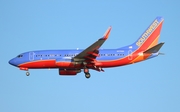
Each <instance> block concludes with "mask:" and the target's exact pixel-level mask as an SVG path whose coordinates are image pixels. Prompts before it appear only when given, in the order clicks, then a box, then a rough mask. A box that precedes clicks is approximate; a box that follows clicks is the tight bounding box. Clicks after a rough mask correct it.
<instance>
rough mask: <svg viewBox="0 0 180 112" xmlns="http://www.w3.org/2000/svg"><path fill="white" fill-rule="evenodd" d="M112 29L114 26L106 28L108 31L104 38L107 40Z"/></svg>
mask: <svg viewBox="0 0 180 112" xmlns="http://www.w3.org/2000/svg"><path fill="white" fill-rule="evenodd" d="M111 29H112V27H111V26H109V28H108V29H107V30H106V32H105V33H104V35H103V38H102V39H104V40H106V39H107V38H108V37H109V34H110V32H111Z"/></svg>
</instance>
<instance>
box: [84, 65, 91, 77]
mask: <svg viewBox="0 0 180 112" xmlns="http://www.w3.org/2000/svg"><path fill="white" fill-rule="evenodd" d="M84 74H85V77H86V78H87V79H89V78H90V77H91V74H90V73H89V69H88V68H84Z"/></svg>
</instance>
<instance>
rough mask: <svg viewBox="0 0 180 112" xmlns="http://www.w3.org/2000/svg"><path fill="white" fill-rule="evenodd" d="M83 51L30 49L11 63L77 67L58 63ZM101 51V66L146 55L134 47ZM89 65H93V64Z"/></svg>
mask: <svg viewBox="0 0 180 112" xmlns="http://www.w3.org/2000/svg"><path fill="white" fill-rule="evenodd" d="M82 51H83V49H77V50H39V51H30V52H25V53H22V54H19V55H18V56H17V57H15V58H13V59H12V60H10V61H9V63H10V64H12V65H14V66H16V67H21V68H25V69H26V68H27V69H39V68H75V67H74V66H59V65H61V64H58V63H61V62H62V63H73V58H74V57H75V56H76V55H77V54H79V53H80V52H82ZM99 51H100V52H99V55H98V56H97V58H96V63H97V66H98V67H101V68H107V67H116V66H123V65H127V64H132V63H136V62H139V61H143V60H144V55H143V54H141V53H137V52H134V50H133V49H100V50H99ZM133 52H134V53H133ZM154 56H156V55H155V54H154V55H152V56H150V57H149V58H151V57H154ZM137 57H141V59H140V60H136V61H133V60H134V59H135V58H137ZM57 62H58V63H57ZM88 66H89V67H91V65H88ZM82 67H83V66H80V65H79V66H77V68H80V69H81V68H82Z"/></svg>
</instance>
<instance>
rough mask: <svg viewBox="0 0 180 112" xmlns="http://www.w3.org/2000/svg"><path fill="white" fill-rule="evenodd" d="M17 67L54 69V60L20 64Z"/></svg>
mask: <svg viewBox="0 0 180 112" xmlns="http://www.w3.org/2000/svg"><path fill="white" fill-rule="evenodd" d="M19 67H26V68H33V69H36V68H55V67H56V64H55V60H38V61H31V62H26V63H23V64H20V65H19Z"/></svg>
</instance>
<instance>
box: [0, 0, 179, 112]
mask: <svg viewBox="0 0 180 112" xmlns="http://www.w3.org/2000/svg"><path fill="white" fill-rule="evenodd" d="M179 6H180V2H179V1H178V0H166V1H164V0H158V1H157V0H151V1H144V0H139V1H133V0H129V1H121V0H113V1H112V0H111V1H110V0H107V1H103V0H99V1H95V0H94V1H93V0H91V1H80V0H76V1H67V0H51V1H47V0H29V1H27V0H26V1H24V0H16V1H13V0H0V38H1V44H0V51H1V65H0V66H1V67H0V68H1V75H0V90H1V91H0V111H1V112H32V111H43V112H52V111H61V112H82V111H85V112H93V111H96V112H97V111H102V112H110V111H111V112H118V111H121V112H159V111H160V112H179V111H180V74H179V62H180V61H179V55H180V53H179V42H180V39H179V31H180V30H179V26H180V22H179V20H180V7H179ZM157 16H163V17H164V24H163V28H162V31H161V37H160V40H159V41H160V42H165V45H164V46H163V47H162V49H161V52H163V53H165V55H164V56H159V57H157V58H154V59H151V60H148V61H144V62H142V63H137V64H134V65H130V66H124V67H117V68H110V69H105V72H104V73H103V72H96V71H91V75H92V76H91V78H90V79H88V80H87V79H86V78H85V76H84V74H83V73H80V74H78V75H77V76H75V77H63V76H59V75H58V70H30V72H31V75H30V76H29V77H27V76H26V75H25V71H20V70H19V69H18V68H15V67H13V66H11V65H9V64H8V61H9V60H10V59H11V58H14V57H15V56H16V55H18V54H20V53H22V52H26V51H31V50H43V49H74V48H86V47H88V46H89V45H91V44H92V43H93V42H95V41H96V40H97V39H98V38H100V37H101V36H102V35H103V34H104V32H105V31H106V29H107V28H108V27H109V26H112V31H111V34H110V37H109V39H108V41H106V43H105V44H104V45H103V46H102V48H119V47H122V46H125V45H128V44H130V43H132V42H134V41H135V40H136V39H137V38H138V37H139V36H140V35H141V34H142V33H143V32H144V30H145V29H146V28H147V27H148V25H149V24H150V23H151V22H152V21H153V20H154V19H155V18H156V17H157Z"/></svg>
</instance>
